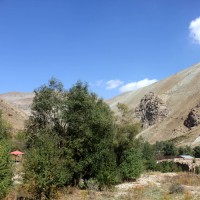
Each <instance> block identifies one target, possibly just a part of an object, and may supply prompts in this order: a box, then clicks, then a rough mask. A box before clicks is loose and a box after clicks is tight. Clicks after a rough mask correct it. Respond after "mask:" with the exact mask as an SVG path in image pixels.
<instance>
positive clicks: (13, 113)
mask: <svg viewBox="0 0 200 200" xmlns="http://www.w3.org/2000/svg"><path fill="white" fill-rule="evenodd" d="M0 110H1V112H2V116H3V119H5V120H6V121H7V122H8V123H9V124H10V125H12V127H13V129H14V130H13V131H14V132H15V131H16V130H20V129H23V128H24V122H25V120H26V119H27V118H28V116H27V115H26V114H25V113H24V112H23V111H21V110H20V109H17V108H16V107H15V106H13V105H11V104H10V103H8V102H6V101H5V100H3V99H0Z"/></svg>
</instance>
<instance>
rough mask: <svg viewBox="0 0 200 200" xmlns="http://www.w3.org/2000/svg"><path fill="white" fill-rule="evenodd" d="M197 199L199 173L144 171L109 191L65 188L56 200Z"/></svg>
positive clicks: (199, 195)
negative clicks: (130, 180) (135, 177)
mask: <svg viewBox="0 0 200 200" xmlns="http://www.w3.org/2000/svg"><path fill="white" fill-rule="evenodd" d="M71 199H73V200H93V199H94V200H175V199H177V200H199V199H200V176H198V175H195V174H189V173H159V172H154V173H147V174H143V175H142V176H141V178H139V179H138V180H137V181H136V182H127V183H123V184H120V185H117V186H116V187H114V188H113V189H112V190H111V191H109V190H107V191H103V192H97V191H92V190H78V189H74V188H68V189H66V190H64V191H62V192H61V193H60V198H59V200H71Z"/></svg>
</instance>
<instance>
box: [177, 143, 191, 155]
mask: <svg viewBox="0 0 200 200" xmlns="http://www.w3.org/2000/svg"><path fill="white" fill-rule="evenodd" d="M178 154H179V155H191V156H192V155H193V149H192V148H191V147H190V146H188V145H187V146H185V147H179V148H178Z"/></svg>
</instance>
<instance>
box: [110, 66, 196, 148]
mask: <svg viewBox="0 0 200 200" xmlns="http://www.w3.org/2000/svg"><path fill="white" fill-rule="evenodd" d="M150 92H153V93H155V94H156V95H158V96H159V97H160V98H161V99H162V100H163V101H164V102H165V104H166V106H167V108H168V111H169V113H168V116H167V117H166V118H165V119H164V120H163V121H162V122H159V123H157V124H155V125H153V126H150V127H148V128H147V129H144V130H143V131H142V132H141V133H140V136H142V137H143V138H145V139H146V140H147V141H149V142H151V143H154V142H156V141H160V140H170V139H173V140H175V141H176V142H177V143H178V144H179V145H183V144H184V145H185V144H188V145H192V146H195V145H199V144H200V137H199V135H200V126H195V127H193V128H191V129H188V128H187V127H186V126H184V120H185V119H186V118H187V116H188V114H189V113H190V111H191V110H192V109H193V108H194V107H196V106H197V105H198V104H199V103H200V63H199V64H196V65H194V66H192V67H189V68H187V69H185V70H183V71H181V72H180V73H177V74H175V75H173V76H171V77H169V78H166V79H164V80H161V81H159V82H157V83H154V84H152V85H150V86H147V87H145V88H141V89H139V90H136V91H131V92H127V93H124V94H121V95H119V96H117V97H114V98H112V99H110V100H108V101H107V103H108V104H109V105H110V107H111V108H112V109H113V110H115V111H116V106H117V104H118V103H124V104H127V105H128V106H129V108H131V109H134V110H135V108H136V107H137V106H138V105H139V104H140V101H141V99H142V98H143V97H144V96H145V95H146V94H148V93H150Z"/></svg>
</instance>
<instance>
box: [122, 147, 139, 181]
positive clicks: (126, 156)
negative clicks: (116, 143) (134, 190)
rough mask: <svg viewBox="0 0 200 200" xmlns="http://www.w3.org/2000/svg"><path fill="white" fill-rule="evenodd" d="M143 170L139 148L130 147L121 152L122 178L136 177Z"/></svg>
mask: <svg viewBox="0 0 200 200" xmlns="http://www.w3.org/2000/svg"><path fill="white" fill-rule="evenodd" d="M142 170H143V162H142V154H141V151H140V150H139V149H134V148H132V149H130V150H127V151H125V152H124V153H123V156H122V163H121V164H120V171H121V175H122V179H123V180H131V179H136V178H138V177H139V176H140V174H141V173H142Z"/></svg>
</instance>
